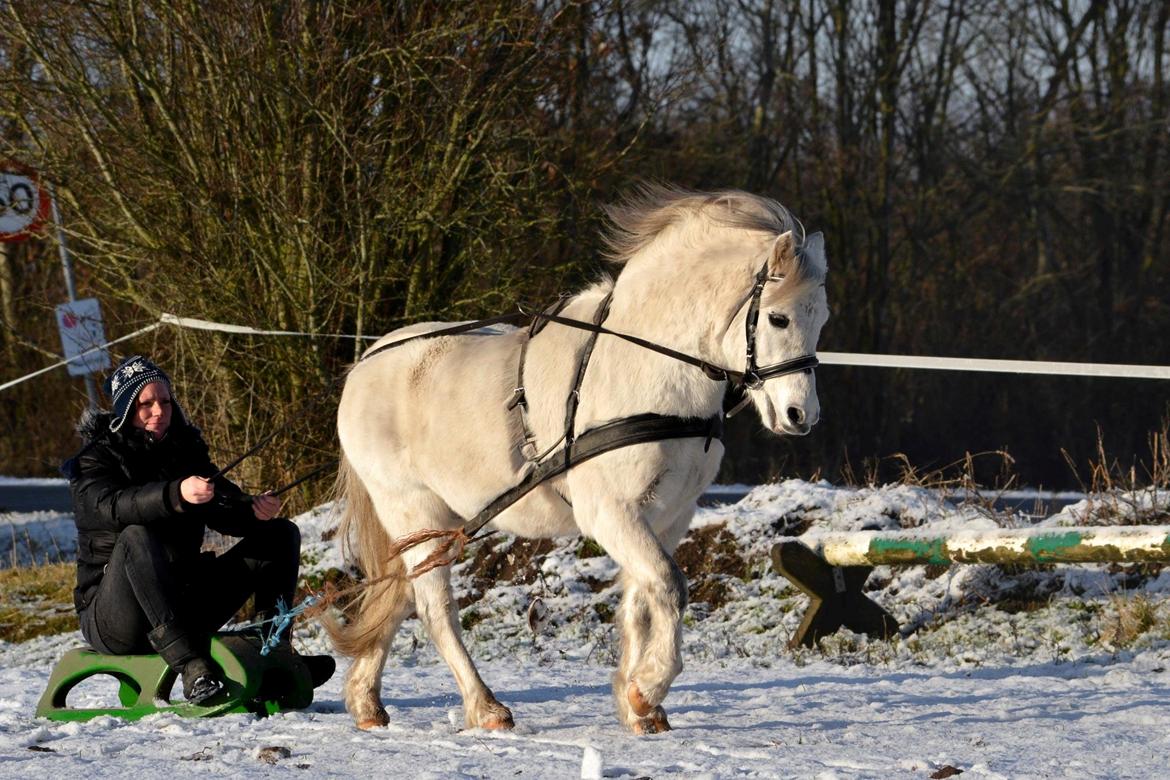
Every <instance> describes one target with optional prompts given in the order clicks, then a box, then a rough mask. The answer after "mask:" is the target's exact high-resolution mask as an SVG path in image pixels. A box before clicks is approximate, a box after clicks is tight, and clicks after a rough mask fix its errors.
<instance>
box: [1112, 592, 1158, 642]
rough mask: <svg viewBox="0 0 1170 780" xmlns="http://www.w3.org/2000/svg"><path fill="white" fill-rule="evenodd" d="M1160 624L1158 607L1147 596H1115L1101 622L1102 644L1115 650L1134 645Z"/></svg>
mask: <svg viewBox="0 0 1170 780" xmlns="http://www.w3.org/2000/svg"><path fill="white" fill-rule="evenodd" d="M1157 623H1158V606H1157V604H1156V603H1155V602H1154V601H1153V600H1152V599H1151V598H1150V597H1149V596H1146V595H1136V596H1114V597H1113V598H1111V599H1110V600H1109V608H1108V609H1107V610H1106V611H1105V614H1104V615H1103V616H1102V621H1101V642H1102V643H1103V644H1105V645H1108V646H1110V647H1114V648H1118V649H1120V648H1125V647H1129V646H1130V645H1132V644H1133V643H1134V642H1135V641H1137V639H1138V638H1139V637H1141V636H1142V635H1143V634H1145V633H1146V632H1147V631H1149V630H1150V629H1152V628H1154V626H1155V625H1157Z"/></svg>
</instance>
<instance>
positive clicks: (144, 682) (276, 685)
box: [37, 633, 313, 721]
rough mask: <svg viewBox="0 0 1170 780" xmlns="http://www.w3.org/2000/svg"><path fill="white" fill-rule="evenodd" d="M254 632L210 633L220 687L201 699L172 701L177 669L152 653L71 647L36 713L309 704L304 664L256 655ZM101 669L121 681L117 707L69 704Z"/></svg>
mask: <svg viewBox="0 0 1170 780" xmlns="http://www.w3.org/2000/svg"><path fill="white" fill-rule="evenodd" d="M260 646H261V642H260V641H259V640H258V639H256V638H254V637H246V636H242V635H239V634H229V633H222V634H216V635H214V636H213V637H212V638H211V657H212V659H213V660H214V661H215V662H216V663H217V664H219V666H220V668H221V669H222V670H223V673H224V683H225V685H224V690H223V691H221V692H220V693H219V694H217V695H216V696H214V697H213V698H211V699H210V700H209V701H207V702H205V703H204V704H187V703H185V702H183V701H182V695H183V694H182V689H181V688H178V689H177V691H176V693H177V696H178V698H179V701H178V703H171V700H170V690H171V687H172V686H174V684H175V677H176V674H175V672H174V671H172V670H171V668H170V667H169V666H167V665H166V663H165V662H164V661H163V660H162V659H161V658H159V657H158V656H157V655H102V654H101V653H96V652H94V651H93V650H89V649H83V648H78V649H76V650H70V651H69V652H67V653H66V654H65V656H64V657H63V658H62V659H61V660H60V661H58V662H57V665H56V666H55V667H54V668H53V673H52V674H51V675H50V676H49V685H48V687H47V688H46V689H45V693H44V695H43V696H41V700H40V703H38V704H37V717H40V718H48V719H49V720H56V721H77V720H89V719H90V718H96V717H98V716H99V715H113V716H115V717H118V718H126V719H127V720H138V719H139V718H144V717H146V716H147V715H153V714H154V713H156V712H173V713H175V714H176V715H181V716H183V717H188V718H210V717H214V716H217V715H230V714H232V713H237V712H250V713H253V714H255V715H260V716H267V715H271V714H272V713H274V712H281V711H283V710H296V709H304V708H305V707H308V706H309V705H310V704H312V703H313V682H312V679H311V678H310V677H309V671H308V669H307V668H306V667H305V665H304V663H303V662H302V661H301V660H300V659H299V658H298V657H297V656H296V655H294V654H293V653H291V652H290V651H289V650H287V649H276V650H272V651H271V652H270V653H269V654H268V655H266V656H264V655H260ZM100 674H105V675H109V676H111V677H113V678H115V679H116V680H118V682H119V683H120V685H119V688H118V699H119V701H121V703H122V706H121V707H93V708H82V707H70V706H68V705H67V704H66V699H67V698H68V696H69V692H70V691H72V690H73V689H74V688H75V687H76V686H77V685H78V684H79V683H81V682H82V681H84V680H88V679H89V678H91V677H95V676H97V675H100Z"/></svg>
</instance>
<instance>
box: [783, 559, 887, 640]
mask: <svg viewBox="0 0 1170 780" xmlns="http://www.w3.org/2000/svg"><path fill="white" fill-rule="evenodd" d="M772 564H773V566H775V567H776V571H778V572H780V574H782V575H783V576H784V577H785V578H787V579H788V581H789V582H791V583H792V584H793V585H795V586H796V587H798V588H800V589H801V590H802V591H804V592H805V593H807V594H808V597H809V605H808V609H807V610H805V613H804V619H803V620H802V621H801V623H800V628H798V629H797V630H796V635H795V636H794V637H793V638H792V640H791V641H790V642H789V643H788V646H789V647H796V646H798V645H804V646H805V647H813V646H815V645H816V643H817V640H818V639H820V638H821V637H824V636H828V635H829V634H832V633H833V632H834V631H836V630H837V629H839V628H840V627H841V626H845V627H846V628H848V629H850V630H852V631H857V632H859V633H864V634H867V635H868V636H871V637H878V638H881V639H887V638H889V637H891V636H893V635H894V634H895V633H897V632H898V621H897V620H895V619H894V616H893V615H891V614H890V613H889V612H887V611H885V610H884V609H882V608H881V607H880V606H878V605H877V603H876V602H875V601H873V600H872V599H871V598H869V597H868V596H866V595H865V594H864V593H862V592H861V588H862V587H863V586H864V585H865V581H866V579H867V578H868V577H869V573H870V572H871V571H873V567H872V566H831V565H829V564H828V563H825V561H824V560H823V559H822V558H821V557H820V556H819V555H817V554H816V553H814V552H813V551H812V550H810V549H809V548H807V547H805V546H804V545H803V544H802V543H800V542H798V541H795V540H794V541H787V542H780V543H779V544H776V545H775V546H774V547H772Z"/></svg>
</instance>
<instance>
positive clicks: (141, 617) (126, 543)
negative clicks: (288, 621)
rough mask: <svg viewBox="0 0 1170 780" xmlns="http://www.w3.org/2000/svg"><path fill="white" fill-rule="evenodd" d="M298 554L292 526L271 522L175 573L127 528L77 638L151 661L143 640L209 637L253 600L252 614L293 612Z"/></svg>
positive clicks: (156, 543) (148, 537)
mask: <svg viewBox="0 0 1170 780" xmlns="http://www.w3.org/2000/svg"><path fill="white" fill-rule="evenodd" d="M300 551H301V532H300V529H299V528H297V526H296V524H295V523H293V522H292V521H291V520H286V519H284V518H273V519H272V520H266V521H263V522H259V523H257V524H256V529H255V530H254V531H252V532H250V533H249V534H248V535H247V536H246V537H244V538H243V539H242V540H241V541H239V542H237V543H236V544H235V545H233V546H232V547H231V549H229V550H228V551H227V552H225V553H223V554H222V555H218V556H212V555H210V554H206V553H205V554H204V555H203V556H201V557H200V558H199V559H198V561H197V562H194V563H193V564H192V565H190V566H187V567H186V568H185V570H182V571H180V570H177V568H176V566H175V565H174V564H173V563H172V559H173V556H172V555H171V553H170V551H169V550H168V549H167V548H166V546H165V545H164V544H163V543H162V542H161V541H160V539H159V535H158V533H156V532H154V531H151V530H150V528H148V527H147V526H130V527H129V528H127V529H125V530H124V531H122V532H121V533H120V534H118V541H117V544H115V545H114V551H113V553H112V554H111V555H110V562H109V563H108V564H107V565H106V573H105V576H104V577H103V578H102V581H101V584H100V585H99V586H98V590H97V593H96V594H95V596H94V598H93V601H91V602H90V603H89V606H87V607H86V608H85V609H84V610H83V611H82V612H81V615H80V618H81V633H82V635H84V636H85V639H86V641H87V642H89V643H90V644H91V645H92V646H93V647H94V649H95V650H97V651H98V652H102V653H112V654H118V655H123V654H131V653H153V652H154V649H153V648H152V647H151V645H150V642H149V641H148V640H147V636H146V635H147V633H149V632H150V631H151V630H152V629H155V628H157V627H159V626H162V625H166V624H172V625H177V626H181V627H182V628H183V629H184V630H185V631H186V632H190V633H192V634H199V635H209V634H211V633H212V632H214V631H215V630H216V629H218V628H220V627H221V626H223V624H224V623H226V622H227V621H228V620H229V619H230V618H231V617H232V616H233V615H234V614H235V613H236V610H238V609H239V608H240V607H241V606H243V604H244V602H245V601H247V600H248V597H249V596H250V595H252V594H253V593H254V594H256V612H257V614H264V615H266V616H270V615H272V614H273V613H275V611H276V602H277V599H283V600H284V603H285V604H286V605H288V606H292V598H293V592H294V590H295V589H296V584H297V573H298V570H299V567H300Z"/></svg>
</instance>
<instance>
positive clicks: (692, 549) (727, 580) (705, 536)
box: [674, 525, 748, 609]
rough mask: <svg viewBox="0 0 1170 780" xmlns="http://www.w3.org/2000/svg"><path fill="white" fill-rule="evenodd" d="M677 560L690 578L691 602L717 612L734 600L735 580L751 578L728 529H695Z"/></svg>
mask: <svg viewBox="0 0 1170 780" xmlns="http://www.w3.org/2000/svg"><path fill="white" fill-rule="evenodd" d="M674 559H675V560H676V561H677V562H678V565H679V568H681V569H682V571H683V574H685V575H686V576H687V582H688V590H689V591H690V600H691V601H692V602H696V603H697V602H703V603H705V604H707V605H708V606H709V607H710V608H711V609H718V608H719V607H721V606H723V605H724V604H726V603H727V601H728V600H729V599H730V598H731V595H732V592H733V588H732V584H733V581H734V580H745V579H747V577H748V564H747V561H745V560H744V559H743V556H742V555H740V551H739V548H738V546H737V544H736V541H735V537H734V536H732V534H731V532H729V531H728V530H727V527H726V526H725V525H709V526H705V527H703V528H696V529H694V530H693V531H691V532H690V533H689V534H687V537H686V538H685V539H683V541H682V544H680V545H679V546H678V549H677V550H676V551H675V554H674Z"/></svg>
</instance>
